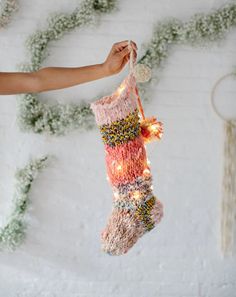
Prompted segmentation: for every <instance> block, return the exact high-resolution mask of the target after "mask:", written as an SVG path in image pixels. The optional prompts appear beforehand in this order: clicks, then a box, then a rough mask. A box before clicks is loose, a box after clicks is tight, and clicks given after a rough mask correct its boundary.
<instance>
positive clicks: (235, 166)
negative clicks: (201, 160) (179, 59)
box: [211, 72, 236, 256]
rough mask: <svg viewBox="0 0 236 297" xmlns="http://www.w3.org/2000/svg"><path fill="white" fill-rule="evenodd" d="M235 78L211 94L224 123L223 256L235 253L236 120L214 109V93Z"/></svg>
mask: <svg viewBox="0 0 236 297" xmlns="http://www.w3.org/2000/svg"><path fill="white" fill-rule="evenodd" d="M229 77H234V78H236V73H233V72H232V73H228V74H226V75H224V76H222V77H221V78H220V79H218V80H217V82H216V83H215V85H214V87H213V89H212V92H211V103H212V107H213V110H214V111H215V113H216V114H217V115H218V116H219V117H220V119H221V120H223V122H224V132H225V136H224V173H223V182H222V202H221V249H222V252H223V255H224V256H226V255H232V254H234V253H235V243H236V242H235V231H236V120H235V119H230V120H229V119H227V118H225V116H223V115H222V114H221V113H220V112H219V110H218V109H217V107H216V104H215V93H216V90H217V88H218V86H219V85H220V84H221V82H222V81H224V80H225V79H227V78H229Z"/></svg>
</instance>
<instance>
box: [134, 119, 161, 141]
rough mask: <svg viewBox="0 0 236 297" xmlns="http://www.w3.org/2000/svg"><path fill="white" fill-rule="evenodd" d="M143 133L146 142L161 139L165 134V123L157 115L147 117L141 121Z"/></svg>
mask: <svg viewBox="0 0 236 297" xmlns="http://www.w3.org/2000/svg"><path fill="white" fill-rule="evenodd" d="M140 128H141V135H142V137H143V140H144V142H145V143H149V142H152V141H154V140H160V139H161V137H162V135H163V124H162V122H158V121H157V119H156V118H155V117H150V118H145V119H144V120H142V121H141V122H140Z"/></svg>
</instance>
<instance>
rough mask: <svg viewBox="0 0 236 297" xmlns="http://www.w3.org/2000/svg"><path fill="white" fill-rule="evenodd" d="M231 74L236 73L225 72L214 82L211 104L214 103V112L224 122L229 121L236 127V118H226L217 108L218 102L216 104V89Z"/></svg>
mask: <svg viewBox="0 0 236 297" xmlns="http://www.w3.org/2000/svg"><path fill="white" fill-rule="evenodd" d="M231 76H235V73H233V72H232V73H228V74H225V75H224V76H222V77H220V78H219V79H218V80H217V81H216V83H215V84H214V86H213V88H212V91H211V105H212V108H213V110H214V112H215V113H216V114H217V115H218V116H219V118H221V120H222V121H224V122H227V123H230V124H231V125H232V126H234V127H236V121H235V120H228V119H226V118H225V117H224V116H223V115H222V114H221V113H220V112H219V111H218V109H217V107H216V104H215V100H214V98H215V93H216V89H217V87H218V86H219V85H220V83H221V82H222V81H223V80H225V79H226V78H228V77H231Z"/></svg>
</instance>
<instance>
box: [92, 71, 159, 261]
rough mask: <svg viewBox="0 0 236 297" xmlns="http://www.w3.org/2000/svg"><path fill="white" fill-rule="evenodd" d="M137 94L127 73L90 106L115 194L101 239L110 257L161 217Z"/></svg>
mask: <svg viewBox="0 0 236 297" xmlns="http://www.w3.org/2000/svg"><path fill="white" fill-rule="evenodd" d="M136 90H137V89H136V80H135V76H134V75H133V73H132V72H131V73H130V74H129V75H128V77H127V78H126V79H125V80H124V81H123V83H122V84H121V85H120V87H119V88H118V89H117V91H116V92H114V93H113V94H112V95H111V96H106V97H103V98H102V99H100V100H97V101H95V102H94V103H92V104H91V108H92V110H93V112H94V114H95V118H96V122H97V124H98V126H99V128H100V132H101V134H102V139H103V142H104V144H105V153H106V156H105V159H106V168H107V176H108V180H109V182H110V184H111V186H112V189H113V193H114V196H113V210H112V213H111V215H110V217H109V219H108V224H107V226H106V228H105V230H104V231H103V232H102V236H101V240H102V248H103V250H104V251H105V252H107V253H109V254H111V255H121V254H124V253H126V252H127V251H128V250H129V249H130V248H131V247H132V246H133V245H134V244H135V243H136V241H137V240H138V238H139V237H141V236H142V235H143V234H144V233H145V232H147V231H150V230H151V229H153V228H154V226H155V225H156V224H157V223H159V221H160V220H161V217H162V215H163V207H162V204H161V202H160V201H159V200H157V199H156V197H155V196H154V195H153V192H152V177H151V172H150V167H149V164H148V163H149V162H148V160H147V156H146V149H145V145H144V137H143V136H142V134H141V128H140V119H139V111H138V105H137V92H136Z"/></svg>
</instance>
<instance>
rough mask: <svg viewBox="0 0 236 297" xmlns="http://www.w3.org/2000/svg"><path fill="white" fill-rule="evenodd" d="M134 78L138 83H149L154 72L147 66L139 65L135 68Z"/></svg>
mask: <svg viewBox="0 0 236 297" xmlns="http://www.w3.org/2000/svg"><path fill="white" fill-rule="evenodd" d="M134 76H135V78H136V80H137V82H147V81H149V80H150V78H151V77H152V71H151V69H150V68H149V67H148V66H147V65H145V64H137V65H135V67H134Z"/></svg>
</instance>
